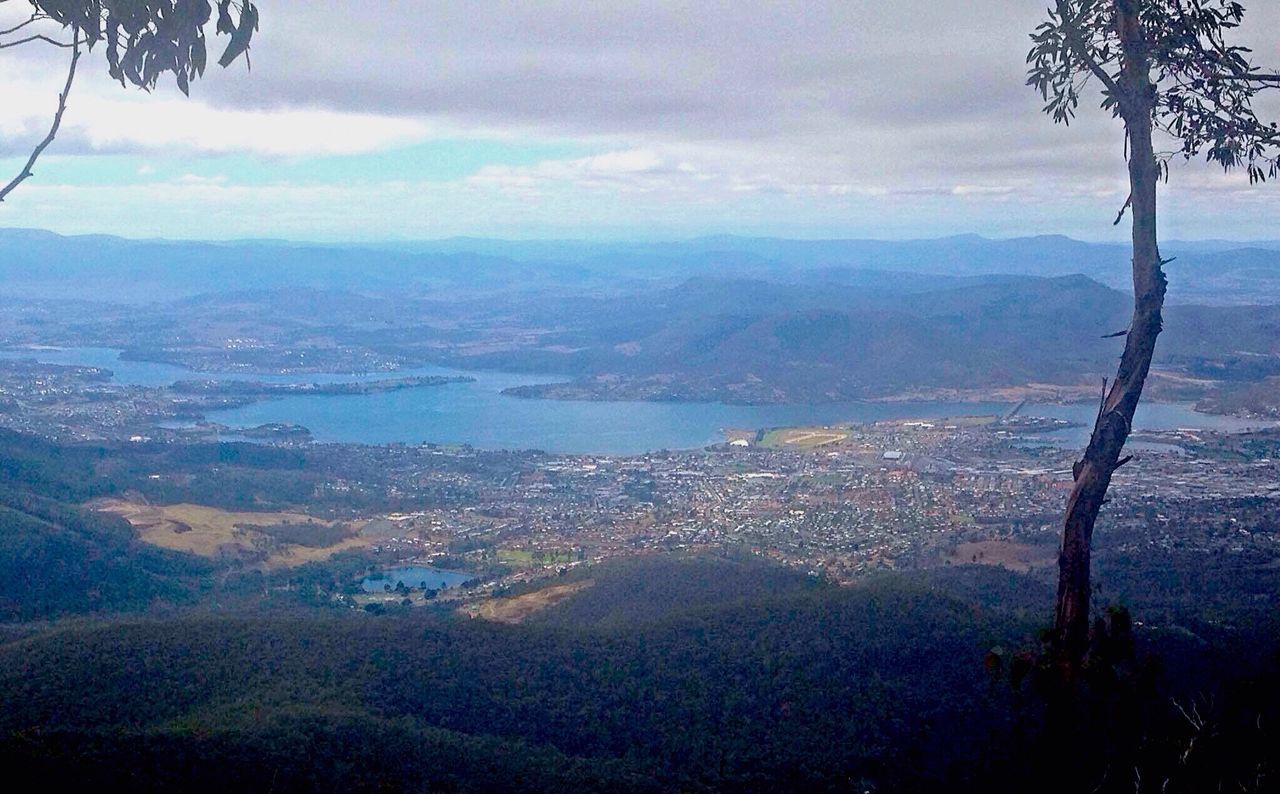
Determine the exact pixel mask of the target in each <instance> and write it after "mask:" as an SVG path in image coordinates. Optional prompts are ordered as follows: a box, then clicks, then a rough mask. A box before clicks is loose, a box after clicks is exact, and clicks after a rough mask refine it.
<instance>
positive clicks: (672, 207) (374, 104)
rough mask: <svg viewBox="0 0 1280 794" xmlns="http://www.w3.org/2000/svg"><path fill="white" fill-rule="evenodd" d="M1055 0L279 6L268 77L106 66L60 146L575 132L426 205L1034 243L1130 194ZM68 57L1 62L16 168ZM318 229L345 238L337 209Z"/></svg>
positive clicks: (270, 143) (493, 0)
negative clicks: (934, 233)
mask: <svg viewBox="0 0 1280 794" xmlns="http://www.w3.org/2000/svg"><path fill="white" fill-rule="evenodd" d="M1251 5H1252V6H1253V7H1252V8H1251V10H1250V14H1249V18H1248V19H1247V20H1246V29H1247V30H1248V31H1251V32H1252V35H1253V37H1254V41H1252V42H1250V43H1252V44H1254V45H1255V47H1256V49H1257V56H1258V58H1259V60H1261V61H1271V62H1274V63H1277V64H1280V53H1278V52H1277V48H1276V45H1275V41H1274V37H1269V34H1268V31H1271V30H1274V29H1276V28H1277V27H1278V26H1280V7H1277V6H1275V5H1272V4H1263V3H1262V2H1261V0H1255V2H1254V3H1253V4H1251ZM1043 6H1044V4H1043V3H1034V2H1027V1H1026V0H975V2H951V3H947V2H938V0H899V2H895V3H888V2H883V0H879V1H877V2H873V1H872V0H807V1H806V2H804V3H777V2H770V1H769V0H662V1H660V2H659V1H658V0H642V1H638V2H631V3H581V2H573V1H571V0H543V1H542V2H538V3H510V2H498V1H497V0H470V1H469V2H467V3H439V2H432V1H431V0H401V2H396V3H360V2H355V0H312V2H307V3H271V4H269V7H268V6H264V7H263V28H262V31H261V34H260V36H259V37H258V38H257V39H256V40H255V44H254V49H253V52H252V58H253V69H252V71H246V70H245V69H244V68H243V66H242V65H237V66H235V67H233V68H232V69H230V70H226V71H223V70H220V69H217V68H214V69H211V71H210V73H209V75H208V76H207V77H206V79H205V80H202V81H201V82H200V83H198V84H197V85H196V86H195V87H194V89H193V94H194V98H193V99H191V100H187V99H184V98H182V97H180V96H179V95H178V94H177V93H176V91H175V90H174V89H173V88H172V87H164V88H162V90H160V91H158V92H156V94H155V95H145V94H140V93H138V92H131V91H125V90H123V89H121V88H120V87H119V86H118V85H114V84H111V83H110V82H109V81H108V80H106V78H105V76H104V75H103V74H102V73H103V72H104V71H105V69H104V67H103V64H102V62H101V53H95V54H94V58H95V60H94V61H93V62H92V64H93V67H94V70H93V72H92V73H91V74H88V75H86V76H88V77H89V79H87V80H85V81H83V82H82V83H81V84H79V85H77V87H76V93H75V94H74V95H73V101H72V109H71V113H70V114H69V116H68V122H67V123H68V127H67V129H66V130H65V134H64V135H63V136H62V138H61V139H60V140H59V142H58V148H57V151H58V152H59V153H64V154H66V153H77V152H80V153H96V152H109V151H123V152H138V153H141V154H142V155H144V156H147V155H149V153H150V152H153V151H178V152H181V151H188V152H191V153H192V154H193V155H195V156H200V155H202V154H216V153H226V152H248V153H251V154H256V155H261V156H265V157H278V156H304V157H305V156H309V155H348V156H351V157H353V158H358V157H359V156H361V155H362V154H366V153H370V152H380V151H386V150H394V149H395V148H396V147H399V146H402V145H405V144H408V143H413V142H416V141H422V140H426V139H431V138H434V137H439V136H452V137H464V138H465V137H468V136H482V137H486V138H505V139H510V140H513V141H520V142H538V141H549V140H555V141H561V140H570V141H574V142H576V143H580V144H582V146H581V147H580V148H579V149H578V150H579V151H593V152H595V154H593V155H591V156H587V157H566V158H553V159H547V160H544V161H542V162H538V163H534V164H532V165H528V164H526V165H509V164H501V163H492V164H489V165H484V166H480V167H477V169H476V170H475V172H474V173H472V174H471V175H470V176H469V177H468V178H466V179H462V180H458V181H457V182H454V183H449V184H448V185H444V184H436V185H433V186H431V188H430V191H429V192H430V193H431V194H432V195H434V194H435V191H439V190H443V189H445V188H446V187H447V188H448V189H450V190H452V191H454V194H455V196H456V198H457V201H458V202H459V203H460V204H461V206H463V207H464V208H466V207H479V206H480V205H479V204H478V203H477V202H482V201H484V202H490V204H489V206H490V207H491V208H492V209H493V211H497V208H501V210H502V211H504V212H513V213H516V214H517V215H518V216H519V217H521V218H527V219H530V222H531V223H532V222H534V220H537V219H545V220H547V221H548V222H551V221H557V220H559V221H561V222H567V221H568V219H567V218H565V217H562V216H558V215H556V213H557V212H559V213H578V214H577V215H576V216H575V217H586V218H596V219H598V220H599V221H600V222H615V221H625V220H627V219H628V218H630V219H633V220H634V218H636V217H638V216H639V213H643V212H647V213H652V214H653V217H655V218H658V217H663V218H666V217H670V218H674V219H675V220H677V221H681V220H684V219H685V218H686V217H697V218H701V219H703V221H704V222H705V223H706V224H714V223H721V222H723V219H724V218H728V219H729V220H730V221H733V222H737V219H740V218H748V219H750V218H757V219H762V220H763V221H767V220H768V217H769V216H768V213H770V212H774V213H780V214H782V215H786V216H787V217H790V218H792V219H794V220H795V221H796V222H797V223H798V222H801V220H802V215H801V211H802V210H805V211H811V212H812V213H814V217H815V218H820V219H824V220H822V221H821V222H822V223H826V222H827V221H828V220H831V219H836V218H838V217H840V214H841V213H842V212H849V211H850V207H855V208H856V207H857V206H860V205H859V204H858V203H859V202H867V203H868V206H870V207H871V208H872V209H874V205H875V204H876V202H877V201H879V202H882V203H883V202H892V203H894V204H893V207H886V209H893V210H894V211H900V210H901V207H899V206H898V204H897V203H899V202H901V203H902V204H903V206H905V205H906V204H908V203H910V202H912V201H915V202H918V204H919V206H920V207H927V208H928V211H927V212H926V211H924V210H923V209H922V210H921V211H920V212H919V213H916V214H914V215H911V214H910V213H905V212H900V217H908V216H909V215H910V217H919V218H921V219H922V220H921V221H920V223H921V224H922V228H926V229H932V228H938V227H941V226H942V225H944V224H950V223H952V220H951V219H949V218H942V217H939V216H941V215H944V214H945V213H949V212H953V213H956V218H958V219H960V220H963V221H964V222H967V223H969V224H970V226H971V228H972V227H977V226H979V225H980V224H979V223H977V222H976V221H975V219H977V220H978V221H980V220H981V217H980V216H978V215H973V216H969V215H966V214H965V213H969V212H975V211H977V210H974V209H973V208H975V207H976V208H982V207H988V209H987V211H988V212H990V209H989V207H990V206H991V205H992V204H993V203H995V202H1001V204H1002V208H1001V210H1000V211H999V212H1000V213H1002V215H1001V218H1003V217H1007V216H1008V212H1007V206H1005V205H1006V204H1015V203H1018V202H1016V201H1013V199H1015V198H1016V199H1017V200H1018V201H1020V202H1024V203H1025V204H1026V206H1027V207H1030V208H1037V209H1036V212H1038V213H1039V217H1038V220H1037V219H1036V218H1034V217H1032V213H1031V212H1030V210H1028V211H1027V212H1026V213H1023V214H1022V215H1021V216H1019V217H1024V218H1025V222H1026V223H1027V224H1029V225H1030V227H1029V228H1026V229H1024V230H1023V231H1033V230H1041V231H1049V230H1052V231H1058V230H1060V229H1059V228H1057V225H1058V224H1059V223H1062V221H1060V219H1059V218H1058V217H1057V216H1056V215H1055V214H1054V212H1053V211H1052V208H1053V207H1054V206H1055V202H1057V204H1058V205H1061V206H1066V205H1067V204H1070V203H1072V202H1077V203H1078V205H1073V206H1075V210H1072V211H1079V209H1080V207H1086V206H1087V207H1089V208H1090V212H1093V213H1096V215H1097V216H1098V217H1104V216H1110V217H1107V218H1106V220H1107V221H1109V220H1110V218H1113V217H1114V212H1115V210H1116V209H1117V207H1115V206H1113V205H1114V204H1115V203H1116V195H1117V194H1118V193H1122V191H1123V179H1124V161H1123V147H1122V140H1121V133H1120V130H1119V127H1118V125H1117V124H1116V123H1115V122H1114V121H1113V120H1111V119H1109V118H1106V117H1105V114H1102V113H1100V112H1097V111H1095V110H1094V109H1093V108H1084V109H1082V115H1081V118H1080V119H1079V121H1078V122H1077V123H1075V124H1073V125H1072V126H1071V127H1070V128H1063V127H1061V126H1055V125H1054V124H1052V123H1051V121H1050V120H1049V119H1048V118H1047V117H1045V116H1044V115H1043V114H1042V113H1041V112H1040V101H1039V98H1038V96H1037V95H1036V94H1035V92H1033V91H1032V90H1030V89H1029V88H1027V87H1026V86H1025V85H1024V79H1025V78H1024V72H1025V63H1024V55H1025V52H1026V49H1027V46H1028V40H1027V33H1028V32H1029V31H1030V30H1032V29H1033V28H1034V27H1035V25H1036V24H1037V22H1039V20H1040V19H1041V17H1042V14H1043ZM63 60H64V59H63V58H62V54H60V53H56V52H55V53H50V52H47V51H40V52H36V53H35V54H31V55H29V54H28V53H26V52H25V51H23V52H16V51H12V50H10V51H5V53H4V54H3V55H0V84H2V85H5V86H6V98H5V103H4V107H3V108H2V109H0V156H3V155H5V154H10V155H12V154H16V153H19V152H20V151H22V147H23V146H25V145H29V142H31V141H33V140H36V139H38V136H39V135H40V134H43V130H44V128H45V126H46V125H47V123H48V118H49V115H50V113H51V111H52V104H51V103H52V98H53V96H54V95H55V93H56V86H57V81H58V74H59V73H58V69H59V65H60V64H62V63H63ZM1094 101H1095V100H1094V99H1088V100H1086V102H1087V103H1093V102H1094ZM264 169H265V170H267V171H268V172H269V166H265V165H264ZM193 171H194V169H193ZM419 180H420V175H417V174H414V173H411V172H410V173H406V174H404V182H405V183H406V184H415V183H416V182H418V181H419ZM1174 184H1175V188H1174V189H1175V190H1176V191H1178V193H1177V195H1179V196H1192V195H1201V194H1208V193H1210V192H1214V191H1217V192H1230V191H1236V190H1240V189H1242V188H1241V186H1240V183H1239V182H1238V181H1236V180H1232V179H1225V178H1223V177H1221V176H1220V175H1218V174H1216V173H1213V172H1212V171H1211V170H1210V169H1206V168H1204V167H1202V166H1195V167H1190V168H1179V169H1178V172H1177V173H1176V174H1175V181H1174ZM233 187H234V186H233V185H223V186H221V189H224V190H230V189H232V188H233ZM68 190H69V188H68ZM130 195H135V194H130ZM220 195H225V194H220ZM259 195H262V196H264V197H265V196H266V195H267V194H265V193H263V194H259ZM291 198H294V199H296V200H298V201H301V202H302V204H301V205H300V206H315V201H312V200H309V199H306V198H305V197H303V196H300V195H299V196H291ZM264 200H265V199H264ZM415 201H417V199H415ZM538 202H545V204H543V205H541V206H531V205H532V204H537V203H538ZM717 202H723V203H725V204H726V206H730V207H733V208H734V213H736V214H731V213H729V212H722V211H721V210H720V209H719V208H718V207H716V206H715V205H716V203H717ZM615 207H616V209H614V208H615ZM315 211H316V212H322V210H320V209H318V208H317V209H315ZM433 211H434V209H433ZM465 211H469V210H460V212H464V213H465ZM681 213H684V215H682V214H681ZM322 214H323V216H324V217H326V218H329V217H330V216H331V215H335V216H337V217H336V220H335V222H338V223H340V224H341V225H344V226H345V222H344V219H343V217H341V216H342V213H341V212H337V213H329V212H328V211H323V212H322ZM397 216H398V214H397ZM255 222H256V221H255ZM833 222H834V221H833ZM1002 222H1003V221H1002V220H999V219H997V220H993V221H991V223H990V224H989V225H988V226H984V227H983V228H991V227H992V226H997V225H999V223H1002ZM247 223H248V222H247V221H246V224H247ZM855 223H857V222H855V221H851V224H855ZM851 228H852V225H851Z"/></svg>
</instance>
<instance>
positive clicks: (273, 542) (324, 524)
mask: <svg viewBox="0 0 1280 794" xmlns="http://www.w3.org/2000/svg"><path fill="white" fill-rule="evenodd" d="M95 507H97V509H99V510H102V511H105V512H108V513H114V514H116V515H118V516H121V517H123V518H124V519H126V520H127V521H128V522H129V523H130V524H132V525H133V527H134V529H135V530H137V532H138V536H139V538H141V539H142V540H143V541H144V542H146V543H151V544H153V545H156V546H161V547H163V548H166V549H174V550H176V551H186V552H190V553H192V554H198V555H200V556H202V557H211V558H220V557H233V558H235V557H238V558H242V559H245V560H254V561H258V562H260V563H261V564H262V565H263V567H265V568H290V567H293V566H295V565H302V564H303V563H308V562H314V561H315V560H323V559H327V558H329V557H331V556H333V555H334V554H336V553H337V552H339V551H343V550H345V549H350V548H355V547H358V546H363V545H365V544H366V541H365V540H364V539H362V538H360V537H358V536H357V537H348V538H346V539H344V540H341V541H339V542H337V543H334V544H332V545H329V546H317V545H298V544H292V543H281V542H279V541H278V540H277V539H275V538H272V537H271V536H270V535H267V534H265V533H262V532H257V531H255V530H252V529H248V528H247V526H249V525H257V526H273V525H282V524H297V525H306V524H308V523H311V524H314V525H316V527H317V530H320V529H321V528H324V529H328V528H330V527H332V526H333V523H332V522H329V521H323V520H321V519H317V518H313V517H311V516H308V515H306V514H303V513H233V512H230V511H227V510H219V509H218V508H215V507H205V506H203V505H194V504H177V505H145V504H138V503H135V502H127V501H124V500H120V499H112V500H109V501H106V502H102V503H100V504H97V505H95ZM317 534H319V532H318V533H317ZM326 534H329V533H326Z"/></svg>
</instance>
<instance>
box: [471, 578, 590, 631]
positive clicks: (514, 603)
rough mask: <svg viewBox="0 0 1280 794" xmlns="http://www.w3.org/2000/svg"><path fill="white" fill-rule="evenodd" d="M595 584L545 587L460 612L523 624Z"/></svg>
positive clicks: (581, 583)
mask: <svg viewBox="0 0 1280 794" xmlns="http://www.w3.org/2000/svg"><path fill="white" fill-rule="evenodd" d="M593 584H595V583H594V582H593V581H592V580H590V579H587V580H585V581H581V582H570V583H568V584H556V585H551V586H550V587H544V588H542V589H541V590H534V591H533V592H532V593H525V594H524V595H518V596H514V597H512V598H490V599H488V600H486V601H480V602H479V603H474V604H468V605H466V606H464V607H462V609H461V610H460V611H461V612H462V613H463V614H465V615H468V616H470V617H473V618H481V619H483V620H492V621H496V622H498V623H521V622H523V621H524V620H526V619H528V617H529V616H530V615H532V614H534V613H535V612H540V611H542V610H544V609H546V608H547V607H551V606H555V605H556V604H558V603H560V602H561V601H563V600H565V599H566V598H568V597H570V596H572V595H573V594H574V593H578V592H581V591H582V590H585V589H587V588H588V587H590V586H591V585H593Z"/></svg>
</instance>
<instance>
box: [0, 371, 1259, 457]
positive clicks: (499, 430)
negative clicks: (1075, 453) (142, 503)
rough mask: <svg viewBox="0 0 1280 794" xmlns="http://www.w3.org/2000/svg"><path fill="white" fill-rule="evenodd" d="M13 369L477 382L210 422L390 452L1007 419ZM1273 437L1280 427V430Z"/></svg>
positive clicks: (262, 405) (248, 412)
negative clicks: (295, 430) (398, 445)
mask: <svg viewBox="0 0 1280 794" xmlns="http://www.w3.org/2000/svg"><path fill="white" fill-rule="evenodd" d="M0 357H4V358H24V357H25V358H36V359H38V360H40V361H48V362H52V363H60V364H79V365H88V366H96V367H103V368H106V369H110V370H112V371H113V372H114V373H115V378H116V380H117V381H118V382H120V383H124V384H133V385H139V386H163V385H167V384H169V383H172V382H173V381H175V380H182V379H189V378H222V379H238V380H243V379H254V380H265V381H272V382H306V383H313V382H320V383H327V382H339V381H359V380H376V379H379V378H387V377H400V376H408V375H466V376H468V377H472V378H475V381H474V382H472V383H450V384H446V385H443V386H428V387H423V388H416V389H403V390H400V391H393V392H383V393H379V394H358V395H302V396H292V397H284V398H280V399H274V400H269V401H265V402H258V403H253V404H251V405H246V406H243V407H240V408H234V409H230V410H225V411H212V412H210V413H209V414H208V416H207V418H208V419H209V420H210V421H213V422H219V423H221V424H224V425H228V426H231V427H255V426H258V425H262V424H268V423H282V424H300V425H304V426H305V427H307V428H308V429H309V430H311V432H312V434H313V436H314V437H315V439H316V440H318V441H333V442H353V443H371V444H383V443H393V442H402V443H409V444H418V443H423V442H431V443H438V444H470V445H472V446H475V447H478V448H482V449H542V450H546V451H548V452H563V453H579V454H637V453H642V452H649V451H654V450H659V449H693V448H697V447H702V446H706V445H708V444H713V443H717V442H719V441H723V440H724V430H726V429H729V428H739V429H757V428H762V427H778V426H787V425H827V424H836V423H840V422H872V421H877V420H881V419H895V418H903V419H937V418H942V417H947V416H964V415H975V414H1003V413H1005V412H1007V411H1008V410H1009V408H1010V407H1011V405H1010V404H1008V403H998V402H979V403H972V402H970V403H965V402H951V401H936V400H935V401H915V402H901V403H866V402H848V403H829V404H822V405H726V404H722V403H688V402H683V403H682V402H660V403H648V402H589V401H574V400H530V399H521V398H518V397H509V396H506V395H504V394H502V393H501V392H502V390H503V389H505V388H508V387H510V386H519V385H525V384H534V383H547V382H549V381H551V380H554V378H547V377H545V376H530V375H517V374H511V373H502V372H470V371H467V372H463V371H458V370H450V369H444V368H441V367H426V368H422V369H416V370H407V371H400V372H396V373H370V374H362V375H349V374H305V375H271V376H262V375H251V374H244V373H236V374H234V375H217V374H208V373H195V372H192V371H190V370H187V369H184V368H182V367H177V366H173V365H169V364H152V363H147V362H134V361H121V360H120V359H119V355H118V351H115V350H109V349H104V348H68V349H59V350H45V349H42V350H30V351H16V352H14V351H10V352H0ZM1096 411H1097V406H1096V404H1093V403H1088V404H1078V405H1052V404H1028V405H1027V406H1026V407H1025V408H1024V409H1023V413H1024V414H1026V415H1035V416H1047V417H1053V418H1058V419H1066V420H1069V421H1072V422H1077V423H1080V424H1082V425H1085V427H1080V428H1070V429H1065V430H1059V431H1054V432H1051V433H1044V434H1038V435H1036V436H1034V437H1033V438H1035V439H1040V440H1043V441H1047V442H1051V443H1053V444H1055V445H1061V446H1065V447H1069V448H1078V447H1083V446H1084V444H1085V443H1086V442H1087V441H1088V435H1089V429H1088V428H1089V426H1091V425H1092V423H1093V419H1094V415H1095V413H1096ZM1264 424H1267V423H1263V422H1259V421H1251V420H1243V419H1237V418H1235V417H1226V416H1210V415H1207V414H1199V413H1196V412H1195V411H1193V410H1192V409H1191V407H1190V406H1189V405H1185V404H1165V403H1148V404H1144V405H1143V406H1141V407H1140V408H1139V410H1138V416H1137V418H1136V420H1135V422H1134V426H1135V428H1136V429H1138V430H1167V429H1174V428H1180V427H1188V428H1200V429H1206V430H1209V429H1215V430H1241V429H1245V428H1249V427H1258V426H1261V425H1264ZM1269 426H1275V424H1274V423H1271V424H1270V425H1269Z"/></svg>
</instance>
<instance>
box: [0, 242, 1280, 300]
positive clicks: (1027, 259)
mask: <svg viewBox="0 0 1280 794" xmlns="http://www.w3.org/2000/svg"><path fill="white" fill-rule="evenodd" d="M1164 253H1165V255H1166V256H1169V257H1175V259H1174V262H1172V263H1171V264H1170V266H1169V268H1168V270H1169V274H1170V283H1171V291H1170V299H1171V301H1172V302H1175V303H1202V304H1204V303H1209V304H1264V303H1273V302H1280V241H1264V242H1251V243H1232V242H1228V241H1218V240H1212V241H1199V242H1170V243H1167V244H1166V245H1165V246H1164ZM1128 258H1129V255H1128V251H1127V249H1126V247H1125V246H1123V245H1116V244H1103V243H1085V242H1080V241H1078V240H1072V239H1070V238H1067V237H1061V236H1052V235H1050V236H1040V237H1026V238H1017V239H1008V240H992V239H987V238H984V237H979V236H976V235H964V236H959V237H945V238H940V239H935V240H906V241H885V240H785V239H775V238H748V237H732V236H717V237H703V238H696V239H692V240H684V241H675V242H637V243H619V242H585V241H522V240H486V239H471V238H454V239H448V240H440V241H431V242H417V243H386V244H378V245H372V244H371V245H363V246H344V245H316V244H303V243H288V242H280V241H244V242H226V243H209V242H185V241H163V240H127V239H123V238H119V237H109V236H101V235H95V236H80V237H63V236H59V235H56V234H53V233H51V232H45V231H35V230H24V229H0V294H5V295H11V296H15V295H16V296H27V297H64V298H90V299H110V300H117V301H131V302H136V301H147V300H155V299H162V298H173V297H180V296H189V295H194V294H199V293H206V292H225V291H235V290H245V289H280V288H290V287H295V288H296V287H314V288H321V289H340V290H356V291H368V290H380V289H396V290H403V289H407V288H408V289H415V290H418V291H421V292H439V291H449V292H458V291H462V292H466V291H489V292H493V291H501V292H511V291H545V290H551V291H561V292H575V291H583V290H595V291H614V292H616V291H619V290H629V289H636V288H641V287H645V286H648V287H652V286H664V285H665V286H674V285H676V284H679V283H681V282H683V281H684V280H686V279H689V278H693V277H719V278H747V279H762V280H767V281H774V282H780V283H793V284H806V283H808V284H816V283H833V284H845V285H850V286H866V285H867V283H868V282H869V281H872V282H874V281H876V280H880V279H883V278H884V276H883V274H882V273H876V272H874V271H891V272H894V273H909V274H913V275H915V276H931V275H940V276H979V275H1023V276H1066V275H1075V274H1080V275H1086V276H1089V277H1090V278H1092V279H1094V280H1096V281H1098V282H1100V283H1102V284H1106V285H1107V286H1111V287H1115V288H1118V289H1124V288H1125V287H1126V286H1127V285H1128ZM920 283H921V285H922V288H923V287H924V286H928V285H929V281H928V280H927V279H922V280H921V281H920ZM937 283H938V282H935V283H933V285H932V286H937Z"/></svg>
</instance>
